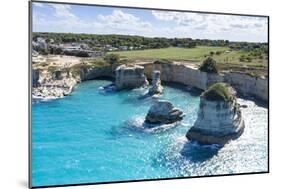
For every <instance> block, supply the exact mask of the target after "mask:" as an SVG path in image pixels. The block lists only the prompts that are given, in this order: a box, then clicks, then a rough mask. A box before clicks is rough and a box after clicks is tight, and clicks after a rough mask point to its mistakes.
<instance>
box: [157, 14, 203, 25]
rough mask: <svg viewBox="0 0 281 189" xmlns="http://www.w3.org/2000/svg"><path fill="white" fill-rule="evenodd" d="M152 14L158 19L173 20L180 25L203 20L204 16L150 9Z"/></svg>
mask: <svg viewBox="0 0 281 189" xmlns="http://www.w3.org/2000/svg"><path fill="white" fill-rule="evenodd" d="M152 15H153V16H155V18H156V19H158V20H164V21H173V22H175V23H177V24H178V25H180V26H191V25H192V24H198V23H202V22H204V21H205V16H204V15H203V14H197V13H182V12H168V11H152Z"/></svg>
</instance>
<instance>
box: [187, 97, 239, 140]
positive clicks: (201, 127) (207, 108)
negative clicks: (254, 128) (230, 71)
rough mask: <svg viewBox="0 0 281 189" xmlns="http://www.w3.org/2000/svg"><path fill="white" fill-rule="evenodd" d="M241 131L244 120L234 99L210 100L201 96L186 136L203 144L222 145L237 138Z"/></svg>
mask: <svg viewBox="0 0 281 189" xmlns="http://www.w3.org/2000/svg"><path fill="white" fill-rule="evenodd" d="M243 131H244V121H243V117H242V114H241V111H240V107H239V105H238V104H237V102H236V99H234V100H233V101H232V102H227V101H211V100H207V99H206V98H205V97H204V96H201V99H200V110H199V112H198V118H197V120H196V122H195V124H194V126H193V127H191V129H190V130H189V131H188V132H187V134H186V137H187V138H188V139H189V140H196V141H198V142H200V143H203V144H221V145H223V144H225V143H227V142H228V141H229V140H233V139H236V138H238V137H239V136H240V135H241V134H242V133H243Z"/></svg>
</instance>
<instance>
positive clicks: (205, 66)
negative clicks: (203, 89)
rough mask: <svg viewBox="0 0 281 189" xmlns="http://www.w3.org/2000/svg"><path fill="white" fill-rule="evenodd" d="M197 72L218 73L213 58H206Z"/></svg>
mask: <svg viewBox="0 0 281 189" xmlns="http://www.w3.org/2000/svg"><path fill="white" fill-rule="evenodd" d="M199 70H200V71H202V72H207V73H218V68H217V63H216V61H215V60H214V59H213V58H211V57H208V58H206V59H205V60H204V61H203V63H202V64H201V65H200V66H199Z"/></svg>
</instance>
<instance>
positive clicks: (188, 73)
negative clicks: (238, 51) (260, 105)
mask: <svg viewBox="0 0 281 189" xmlns="http://www.w3.org/2000/svg"><path fill="white" fill-rule="evenodd" d="M141 65H142V66H143V67H144V70H145V75H146V76H147V77H148V78H149V79H151V75H152V72H153V70H159V71H160V72H161V80H162V81H167V82H177V83H181V84H184V85H190V86H192V87H196V88H198V89H202V90H206V89H207V88H208V87H209V86H211V85H212V84H214V83H217V82H225V83H228V84H230V85H231V86H233V87H234V89H235V90H236V91H237V92H238V93H239V94H241V95H243V96H251V97H255V98H258V99H260V100H264V101H268V78H261V77H253V76H250V75H247V74H245V73H238V72H231V71H230V72H224V73H219V74H209V73H206V72H201V71H200V70H198V69H197V68H196V67H193V66H189V65H185V64H181V63H165V64H153V63H143V64H142V63H141Z"/></svg>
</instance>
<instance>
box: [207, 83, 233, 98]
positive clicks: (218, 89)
mask: <svg viewBox="0 0 281 189" xmlns="http://www.w3.org/2000/svg"><path fill="white" fill-rule="evenodd" d="M202 96H203V97H204V98H205V99H207V100H210V101H225V102H231V101H233V99H234V96H233V92H232V88H231V87H230V86H229V85H227V84H226V83H215V84H213V85H211V86H210V87H209V88H208V89H207V90H206V91H205V92H203V94H202Z"/></svg>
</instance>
